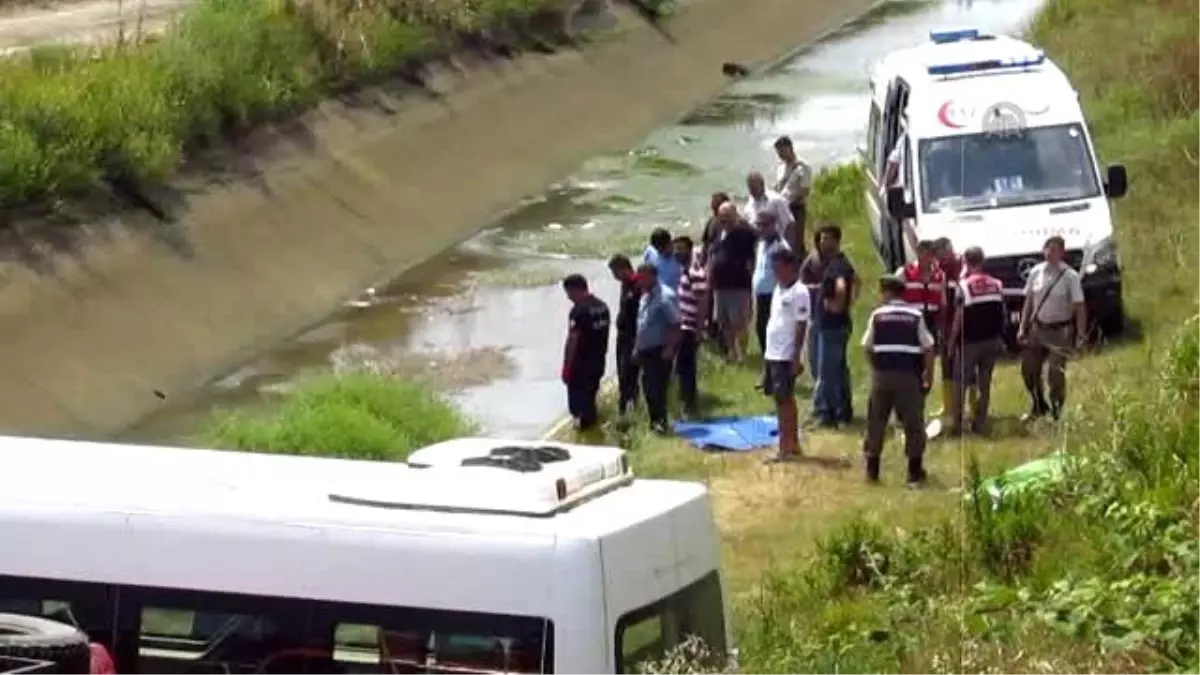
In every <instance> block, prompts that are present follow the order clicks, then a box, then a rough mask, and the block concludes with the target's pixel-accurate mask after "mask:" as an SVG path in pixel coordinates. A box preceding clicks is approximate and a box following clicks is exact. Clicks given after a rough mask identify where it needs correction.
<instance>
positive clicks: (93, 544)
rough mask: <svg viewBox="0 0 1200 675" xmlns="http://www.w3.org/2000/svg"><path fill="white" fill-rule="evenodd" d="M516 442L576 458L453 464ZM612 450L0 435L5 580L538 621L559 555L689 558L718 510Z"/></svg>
mask: <svg viewBox="0 0 1200 675" xmlns="http://www.w3.org/2000/svg"><path fill="white" fill-rule="evenodd" d="M514 446H515V447H535V446H543V447H544V446H552V447H554V448H558V449H559V450H564V451H566V452H567V453H568V454H569V455H570V457H569V458H568V459H563V460H561V461H557V462H548V463H544V464H543V465H542V466H541V468H540V469H539V470H529V469H530V467H529V466H528V463H526V464H525V465H522V466H523V468H525V469H526V471H521V470H516V469H513V468H499V467H495V466H462V460H463V459H464V458H478V457H481V456H487V455H489V453H490V452H491V451H492V450H495V449H496V448H502V447H510V448H511V447H514ZM543 454H545V453H543ZM418 460H419V462H418ZM623 460H624V451H622V450H620V449H619V448H601V447H589V446H580V445H571V444H559V443H554V444H541V443H529V442H521V441H508V440H498V439H482V438H469V439H457V440H453V441H448V442H446V443H442V444H437V445H434V446H430V447H429V448H425V449H423V450H420V451H418V452H416V453H413V455H412V456H410V462H412V463H413V464H417V463H420V464H422V465H424V467H425V468H416V467H414V466H412V465H408V464H403V463H387V462H364V461H353V460H339V459H327V458H317V457H302V456H284V455H271V454H253V453H243V452H226V451H217V450H190V449H180V448H164V447H149V446H133V445H123V444H107V443H92V442H80V441H64V440H47V439H36V438H16V437H0V472H2V474H3V475H4V477H5V489H3V490H0V538H3V540H4V541H5V542H6V544H5V545H6V553H5V556H4V559H3V561H0V575H12V576H20V577H39V578H50V579H63V580H72V581H94V582H101V583H117V584H132V585H147V586H163V587H171V588H185V589H196V590H209V591H217V592H233V593H251V594H262V595H275V596H283V597H305V598H313V599H326V600H334V601H345V602H367V603H378V604H399V605H409V606H425V607H446V608H454V607H462V606H468V605H469V606H474V607H478V608H480V611H485V610H488V611H495V612H500V613H505V612H507V613H514V614H520V613H523V612H524V613H529V614H531V615H543V614H538V613H539V612H545V611H546V607H545V603H546V602H547V599H546V597H545V593H544V592H543V591H544V589H545V587H546V580H547V579H549V578H551V577H552V576H553V575H554V573H555V571H556V566H558V565H563V564H566V565H572V564H575V563H572V562H571V561H577V563H581V562H583V561H586V560H594V557H595V556H597V555H598V554H599V549H598V543H597V542H599V541H601V540H602V539H604V538H605V537H608V536H612V534H613V533H616V532H622V531H626V530H628V529H629V528H645V527H647V526H650V525H651V523H653V528H655V531H659V530H661V534H660V535H659V536H658V537H657V539H656V541H661V545H662V546H665V547H668V548H669V549H670V550H672V551H674V552H675V553H674V554H673V556H672V557H675V556H682V558H681V560H683V559H687V558H697V556H696V554H694V553H693V552H689V549H688V543H686V542H676V541H673V538H674V535H673V534H672V533H673V532H674V531H675V528H676V527H679V526H680V525H679V524H680V523H683V522H691V520H692V519H695V518H699V517H700V514H701V512H703V514H705V515H704V518H707V519H710V518H711V515H708V502H707V491H706V489H705V487H704V486H703V485H701V484H698V483H685V482H676V481H656V480H638V481H634V480H633V476H632V473H631V472H629V471H628V469H627V467H626V465H625V463H624V461H623ZM561 483H566V494H565V495H563V493H562V492H560V491H559V490H560V489H561V487H560V486H561ZM681 519H682V520H681ZM571 542H574V543H571ZM705 543H707V542H705ZM574 555H584V556H589V557H588V558H573V557H571V556H574ZM564 556H565V557H564ZM713 556H714V557H713V560H712V561H711V563H712V564H713V565H715V552H714V553H713ZM697 560H698V558H697ZM679 564H682V563H679ZM697 564H698V563H697ZM396 574H399V575H403V582H402V583H396V581H397V580H394V579H385V578H384V577H387V576H389V575H396ZM498 579H504V582H503V583H499V584H497V583H496V581H497V580H498ZM389 581H390V582H391V583H389ZM539 588H540V589H542V590H536V591H534V590H531V589H539ZM546 592H548V591H546Z"/></svg>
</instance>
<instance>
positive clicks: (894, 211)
mask: <svg viewBox="0 0 1200 675" xmlns="http://www.w3.org/2000/svg"><path fill="white" fill-rule="evenodd" d="M887 211H888V215H890V216H891V217H892V218H894V219H896V220H905V219H907V218H915V217H916V216H917V207H916V206H914V205H912V204H909V203H907V202H906V201H905V199H904V188H903V187H901V186H895V187H890V188H888V191H887Z"/></svg>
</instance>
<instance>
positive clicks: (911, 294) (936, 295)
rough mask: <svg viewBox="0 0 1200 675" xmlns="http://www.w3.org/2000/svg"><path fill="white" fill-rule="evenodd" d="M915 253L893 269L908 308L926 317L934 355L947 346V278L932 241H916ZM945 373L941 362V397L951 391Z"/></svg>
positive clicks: (946, 371)
mask: <svg viewBox="0 0 1200 675" xmlns="http://www.w3.org/2000/svg"><path fill="white" fill-rule="evenodd" d="M916 250H917V259H916V260H915V261H913V262H910V263H908V264H906V265H904V266H903V267H901V268H900V269H898V270H896V276H898V277H900V278H901V279H903V280H904V295H903V296H902V299H903V300H904V302H905V303H906V304H907V305H908V306H909V307H912V308H913V309H917V310H920V312H921V314H922V315H923V316H924V317H925V327H926V328H927V329H928V330H929V332H930V334H931V335H933V340H934V342H935V343H937V350H936V351H935V352H934V353H935V355H936V354H941V353H945V352H946V350H947V347H946V344H945V336H946V332H945V331H944V330H943V328H944V324H943V322H944V317H945V311H944V310H945V308H946V275H945V274H944V273H943V272H942V269H941V267H940V266H939V265H938V261H937V251H936V250H935V248H934V243H933V242H932V241H927V240H921V241H918V242H917V246H916ZM948 372H949V370H947V368H946V363H945V361H944V360H943V361H942V375H943V390H942V391H943V393H942V395H943V397H946V396H948V392H949V390H950V389H951V387H950V386H948V385H949V378H947V377H945V376H946V374H947V373H948ZM945 401H946V398H943V406H942V413H944V412H945V410H946V405H944V403H945ZM940 414H941V413H939V415H940Z"/></svg>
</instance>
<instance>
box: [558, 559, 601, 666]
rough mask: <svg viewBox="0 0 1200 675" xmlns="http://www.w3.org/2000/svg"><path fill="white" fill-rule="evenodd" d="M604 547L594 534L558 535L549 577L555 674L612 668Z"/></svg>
mask: <svg viewBox="0 0 1200 675" xmlns="http://www.w3.org/2000/svg"><path fill="white" fill-rule="evenodd" d="M601 551H602V547H601V545H600V542H599V541H597V540H595V539H583V538H578V539H577V538H567V537H559V539H558V542H557V544H556V547H555V552H554V572H553V574H552V576H551V578H550V579H549V582H550V591H549V593H550V602H551V607H553V610H552V611H551V612H550V615H551V616H553V618H554V645H555V648H554V672H556V673H611V672H613V670H612V668H613V665H612V651H613V650H612V642H611V639H612V638H611V636H610V635H609V630H608V625H609V619H608V613H607V611H606V607H605V604H604V591H605V583H604V569H603V567H604V566H603V562H602V553H601Z"/></svg>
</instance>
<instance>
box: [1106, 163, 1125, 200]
mask: <svg viewBox="0 0 1200 675" xmlns="http://www.w3.org/2000/svg"><path fill="white" fill-rule="evenodd" d="M1128 190H1129V175H1128V174H1127V173H1125V165H1124V164H1109V165H1108V175H1107V176H1106V177H1105V179H1104V194H1106V195H1108V198H1109V199H1120V198H1121V197H1124V196H1125V193H1126V192H1127V191H1128Z"/></svg>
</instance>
